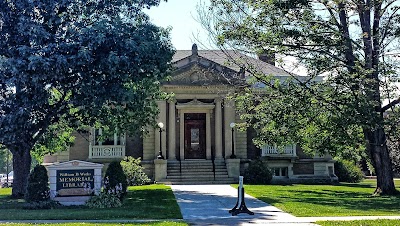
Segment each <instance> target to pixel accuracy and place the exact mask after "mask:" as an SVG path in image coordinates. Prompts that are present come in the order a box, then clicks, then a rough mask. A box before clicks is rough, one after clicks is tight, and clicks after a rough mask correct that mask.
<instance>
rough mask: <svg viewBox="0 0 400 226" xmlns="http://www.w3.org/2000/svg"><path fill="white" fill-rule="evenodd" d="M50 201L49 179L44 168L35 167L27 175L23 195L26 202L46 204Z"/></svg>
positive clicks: (40, 166)
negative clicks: (26, 183)
mask: <svg viewBox="0 0 400 226" xmlns="http://www.w3.org/2000/svg"><path fill="white" fill-rule="evenodd" d="M49 199H50V188H49V177H48V176H47V170H46V167H44V166H43V165H36V166H35V168H33V170H32V172H31V173H30V174H29V178H28V186H27V189H26V193H25V200H26V201H27V202H29V203H30V202H32V203H33V202H37V203H38V202H46V201H49ZM45 206H46V205H45Z"/></svg>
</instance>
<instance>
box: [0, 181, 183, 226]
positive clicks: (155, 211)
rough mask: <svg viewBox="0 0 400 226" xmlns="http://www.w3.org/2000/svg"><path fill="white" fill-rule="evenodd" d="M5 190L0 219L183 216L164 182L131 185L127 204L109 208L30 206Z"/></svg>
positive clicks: (169, 217) (1, 202)
mask: <svg viewBox="0 0 400 226" xmlns="http://www.w3.org/2000/svg"><path fill="white" fill-rule="evenodd" d="M4 191H5V190H2V191H1V192H0V220H32V219H35V220H114V219H182V214H181V212H180V209H179V206H178V204H177V202H176V200H175V196H174V194H173V192H172V190H171V188H170V187H168V186H165V185H160V184H157V185H146V186H135V187H129V190H128V195H127V197H126V199H125V200H124V203H123V206H122V207H119V208H108V209H89V208H87V207H77V206H73V207H61V208H56V209H49V210H26V209H23V204H24V201H23V200H15V199H10V196H9V194H11V193H9V194H8V193H7V194H4ZM9 192H10V190H9Z"/></svg>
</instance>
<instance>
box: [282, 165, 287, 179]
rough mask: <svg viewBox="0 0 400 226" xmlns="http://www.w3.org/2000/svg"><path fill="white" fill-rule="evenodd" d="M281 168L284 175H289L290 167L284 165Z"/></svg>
mask: <svg viewBox="0 0 400 226" xmlns="http://www.w3.org/2000/svg"><path fill="white" fill-rule="evenodd" d="M281 170H282V176H283V177H287V175H288V173H287V172H288V168H287V167H283V168H282V169H281Z"/></svg>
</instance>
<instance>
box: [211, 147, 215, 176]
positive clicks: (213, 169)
mask: <svg viewBox="0 0 400 226" xmlns="http://www.w3.org/2000/svg"><path fill="white" fill-rule="evenodd" d="M211 162H212V172H213V174H214V181H215V154H214V148H212V149H211Z"/></svg>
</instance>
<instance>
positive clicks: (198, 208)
mask: <svg viewBox="0 0 400 226" xmlns="http://www.w3.org/2000/svg"><path fill="white" fill-rule="evenodd" d="M171 188H172V190H173V192H174V194H175V197H176V200H177V202H178V204H179V207H180V209H181V212H182V216H183V219H184V220H185V221H186V222H188V223H191V224H195V225H254V224H271V225H291V226H292V225H299V226H300V225H302V226H305V225H315V224H312V223H309V222H305V221H299V219H298V218H297V217H295V216H293V215H290V214H288V213H285V212H283V211H282V210H280V209H278V208H276V207H274V206H271V205H269V204H267V203H265V202H262V201H260V200H258V199H256V198H254V197H251V196H249V195H246V196H245V202H246V206H247V207H248V208H249V209H250V210H251V211H253V212H254V215H248V214H244V213H243V214H239V215H237V216H232V215H231V214H230V213H229V212H228V211H229V210H230V209H232V208H233V207H234V206H235V204H236V200H237V189H235V188H233V187H231V186H230V185H171Z"/></svg>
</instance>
